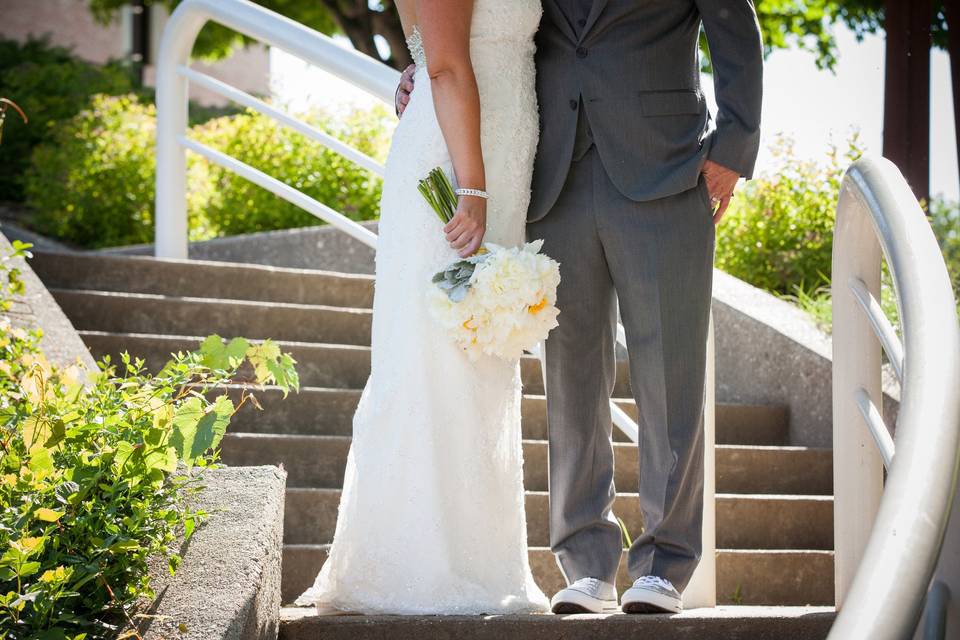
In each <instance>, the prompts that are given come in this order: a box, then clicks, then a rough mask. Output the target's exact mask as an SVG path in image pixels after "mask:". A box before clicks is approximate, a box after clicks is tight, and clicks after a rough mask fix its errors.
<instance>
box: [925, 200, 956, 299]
mask: <svg viewBox="0 0 960 640" xmlns="http://www.w3.org/2000/svg"><path fill="white" fill-rule="evenodd" d="M929 213H930V226H931V227H932V228H933V234H934V235H935V236H937V241H938V242H939V243H940V249H941V250H942V251H943V259H944V260H945V261H946V263H947V271H948V272H949V273H950V282H951V283H952V284H953V292H954V295H956V296H957V297H958V298H960V202H948V201H947V200H943V199H939V200H934V201H932V202H931V203H930V207H929Z"/></svg>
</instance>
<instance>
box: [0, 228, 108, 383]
mask: <svg viewBox="0 0 960 640" xmlns="http://www.w3.org/2000/svg"><path fill="white" fill-rule="evenodd" d="M12 252H13V247H11V246H10V243H9V242H8V241H7V238H6V237H5V236H4V235H3V234H2V233H0V257H3V258H6V257H7V256H9V255H10V254H11V253H12ZM12 266H13V267H14V268H17V269H20V272H21V278H22V279H23V283H24V286H25V288H26V291H25V293H24V294H23V295H22V296H17V298H16V299H15V300H14V303H13V306H12V308H11V309H10V311H9V312H7V313H0V318H7V319H9V320H10V323H11V324H12V325H13V326H15V327H21V328H23V329H41V330H42V331H43V337H42V338H41V339H40V348H41V349H42V350H43V353H44V355H45V356H46V357H47V360H49V361H50V362H51V363H52V364H54V365H57V366H68V365H71V364H74V363H76V362H77V360H79V361H80V362H81V363H83V364H84V365H85V366H86V367H87V369H89V370H90V371H96V370H97V365H96V362H94V360H93V357H92V356H91V355H90V352H89V351H87V347H86V345H84V344H83V341H82V340H81V339H80V336H79V335H77V332H76V331H74V329H73V325H71V324H70V321H69V320H67V316H65V315H64V314H63V311H61V309H60V307H59V306H58V305H57V303H56V301H54V299H53V296H51V295H50V292H48V291H47V289H46V287H44V286H43V283H42V282H40V279H39V278H38V277H37V275H36V274H35V273H34V272H33V269H31V268H30V265H28V264H27V262H26V261H25V260H23V259H21V258H17V259H16V260H15V261H14V262H13V263H12Z"/></svg>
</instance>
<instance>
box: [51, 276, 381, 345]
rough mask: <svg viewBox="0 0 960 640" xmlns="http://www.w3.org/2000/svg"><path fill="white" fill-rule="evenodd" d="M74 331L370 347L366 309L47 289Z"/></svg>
mask: <svg viewBox="0 0 960 640" xmlns="http://www.w3.org/2000/svg"><path fill="white" fill-rule="evenodd" d="M50 293H52V294H53V297H54V298H55V299H56V301H57V303H58V304H59V305H60V307H61V308H62V309H63V311H64V313H66V314H67V317H68V318H69V319H70V322H71V323H72V324H73V326H74V327H76V328H77V329H80V330H85V331H110V332H129V333H148V334H168V335H199V336H207V335H209V334H212V333H218V334H220V335H222V336H224V337H231V338H232V337H235V336H243V337H244V338H251V339H264V338H272V339H274V340H278V341H280V340H287V341H302V342H323V343H336V344H347V345H369V344H370V320H371V318H372V316H373V314H372V312H371V311H370V310H369V309H347V308H345V307H329V306H321V305H305V304H291V303H286V302H255V301H249V300H214V299H210V298H186V297H167V296H159V295H154V294H147V293H113V292H106V291H81V290H71V289H51V290H50Z"/></svg>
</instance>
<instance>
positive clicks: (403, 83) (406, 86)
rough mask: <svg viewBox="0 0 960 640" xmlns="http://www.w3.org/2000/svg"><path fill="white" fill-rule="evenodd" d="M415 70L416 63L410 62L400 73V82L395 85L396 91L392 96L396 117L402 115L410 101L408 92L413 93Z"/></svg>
mask: <svg viewBox="0 0 960 640" xmlns="http://www.w3.org/2000/svg"><path fill="white" fill-rule="evenodd" d="M416 71H417V65H415V64H411V65H410V66H408V67H407V68H406V69H404V70H403V73H401V74H400V84H399V85H397V93H396V95H395V96H394V108H395V109H396V111H397V117H398V118H400V117H402V116H403V112H404V111H406V109H407V104H409V102H410V94H411V93H413V74H414V73H415V72H416Z"/></svg>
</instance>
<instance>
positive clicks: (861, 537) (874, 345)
mask: <svg viewBox="0 0 960 640" xmlns="http://www.w3.org/2000/svg"><path fill="white" fill-rule="evenodd" d="M833 247H834V249H833V281H832V296H833V451H834V454H833V455H834V458H833V459H834V463H833V491H834V502H833V531H834V536H833V539H834V548H835V552H834V576H835V583H834V584H835V586H834V588H835V595H834V598H835V602H836V606H837V608H838V609H839V608H840V607H841V606H842V604H843V599H844V596H845V595H846V593H847V590H848V589H849V588H850V584H851V583H852V582H853V577H854V575H855V574H856V571H857V567H859V566H860V561H861V560H862V558H863V553H864V550H865V548H866V546H867V540H868V539H869V538H870V532H871V530H872V529H873V523H874V519H875V518H876V514H877V510H878V509H879V506H880V499H881V495H882V493H883V462H882V460H881V457H880V455H879V453H878V451H877V447H876V445H875V444H874V441H873V437H872V436H871V435H870V430H869V428H868V427H867V425H866V423H865V422H864V420H863V417H862V416H861V414H860V410H859V409H858V406H857V402H856V394H857V392H858V391H859V390H860V389H863V390H864V391H866V393H867V394H869V396H870V398H871V399H872V400H873V402H874V404H876V405H877V406H881V403H882V400H883V396H882V387H881V369H880V365H881V361H880V349H881V347H880V343H879V341H878V340H877V338H876V336H875V335H874V333H873V329H872V328H871V326H870V322H869V320H868V318H867V316H866V315H865V314H863V313H862V312H861V310H860V308H859V306H858V303H857V300H856V297H855V295H854V292H853V290H852V289H851V282H853V281H854V279H855V278H859V279H860V280H862V281H863V283H864V284H865V285H866V286H867V290H868V291H869V292H870V293H872V294H873V295H874V297H876V298H877V299H878V300H879V299H880V260H881V249H880V243H879V241H878V240H877V236H876V233H875V231H874V229H873V225H872V222H871V220H870V217H869V216H868V215H866V214H865V212H864V211H863V207H862V205H861V204H860V203H858V202H857V196H856V194H855V193H854V191H853V190H851V189H850V188H849V187H848V186H846V183H845V186H844V188H843V189H842V191H841V194H840V201H839V204H838V207H837V228H836V233H835V237H834V245H833Z"/></svg>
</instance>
